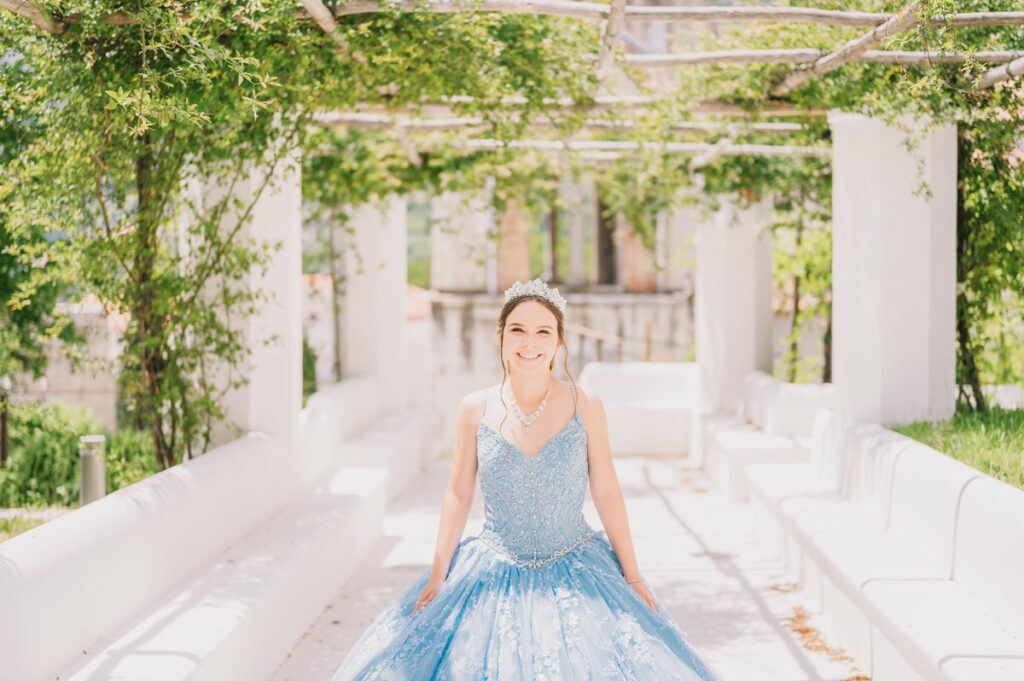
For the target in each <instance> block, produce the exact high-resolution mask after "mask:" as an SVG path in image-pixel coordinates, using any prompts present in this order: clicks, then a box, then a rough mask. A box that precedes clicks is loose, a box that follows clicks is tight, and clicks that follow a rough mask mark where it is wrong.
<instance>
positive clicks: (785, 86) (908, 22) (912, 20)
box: [772, 2, 921, 97]
mask: <svg viewBox="0 0 1024 681" xmlns="http://www.w3.org/2000/svg"><path fill="white" fill-rule="evenodd" d="M920 8H921V3H920V2H912V3H910V4H909V5H907V7H905V8H904V9H903V10H902V11H900V12H899V13H898V14H894V15H893V16H892V17H891V18H889V19H888V20H887V21H886V22H885V23H884V24H882V25H881V26H879V27H877V28H875V29H873V30H872V31H869V32H868V33H865V34H864V35H862V36H861V37H859V38H856V39H854V40H851V41H850V42H848V43H846V44H845V45H843V46H842V47H841V48H839V49H838V50H836V51H835V52H830V53H828V54H826V55H825V56H823V57H821V58H820V59H818V60H816V61H815V62H814V63H813V64H811V65H810V66H808V67H807V68H804V69H801V70H799V71H794V72H793V73H791V74H790V75H789V76H788V77H787V78H786V79H785V80H784V81H782V83H780V84H779V85H778V86H777V87H776V88H775V89H774V90H773V91H772V94H773V95H775V96H777V97H778V96H782V95H786V94H788V93H790V92H792V91H793V90H795V89H796V88H798V87H800V86H801V85H803V84H804V83H806V82H807V81H809V80H811V79H812V78H814V77H816V76H820V75H822V74H825V73H828V72H829V71H833V70H835V69H837V68H839V67H840V66H842V65H843V64H845V63H847V62H849V61H851V60H852V59H854V58H855V57H857V56H858V55H860V54H862V53H864V52H866V51H867V50H868V49H869V48H871V47H873V46H874V45H877V44H878V43H880V42H882V41H883V40H885V39H886V38H889V37H891V36H894V35H896V34H897V33H902V32H903V31H906V30H907V29H909V28H913V27H914V26H916V25H917V24H918V20H917V13H918V11H919V10H920Z"/></svg>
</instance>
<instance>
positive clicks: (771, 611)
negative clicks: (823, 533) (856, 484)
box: [272, 458, 867, 681]
mask: <svg viewBox="0 0 1024 681" xmlns="http://www.w3.org/2000/svg"><path fill="white" fill-rule="evenodd" d="M687 466H688V464H687V463H686V462H682V463H679V462H670V461H667V460H658V459H644V458H619V459H616V467H617V470H618V474H619V480H620V482H621V484H622V487H623V491H624V493H625V495H626V505H627V510H628V513H629V519H630V525H631V528H632V532H633V538H634V543H635V546H636V550H637V555H638V557H639V560H640V566H641V569H642V570H643V572H644V575H645V576H646V577H647V579H648V581H649V582H650V584H651V585H652V588H653V589H654V590H655V591H656V592H657V594H658V596H659V597H660V598H661V599H662V600H663V601H664V602H665V603H666V604H668V606H669V607H670V609H671V612H672V615H673V616H674V617H675V618H676V621H678V622H679V624H680V626H681V627H682V628H683V630H684V631H686V634H687V637H688V640H689V641H690V643H691V644H692V645H693V646H694V647H695V648H696V649H697V651H698V652H699V653H700V654H701V656H702V657H703V658H704V659H706V660H707V661H708V663H709V664H710V665H711V666H712V667H713V668H715V669H716V670H717V671H718V672H719V673H720V674H721V675H722V677H723V678H724V679H725V681H854V680H856V681H866V679H867V677H866V676H860V673H859V671H858V670H857V669H856V667H854V666H852V664H851V663H848V662H844V661H842V655H841V651H836V650H835V649H834V647H833V648H832V649H831V652H832V653H833V654H832V655H829V654H828V652H829V651H830V649H829V642H830V640H831V639H832V637H831V636H830V635H829V632H828V631H827V630H826V629H825V627H824V625H823V624H822V623H820V622H818V621H816V618H815V617H814V616H813V614H812V615H809V616H808V617H807V619H806V620H805V619H803V617H802V615H801V612H802V608H801V602H800V592H799V591H794V590H792V584H789V583H787V578H786V576H785V574H784V573H783V570H782V569H781V565H780V563H779V562H778V561H777V560H775V559H773V558H772V557H771V556H767V555H765V552H764V550H763V548H762V546H761V545H760V543H759V542H758V541H757V540H756V539H755V537H754V536H753V535H752V533H751V516H750V509H749V506H748V505H746V504H727V503H725V502H723V501H720V500H719V499H718V498H717V496H716V495H715V494H714V492H713V490H712V491H709V490H708V487H707V483H706V481H705V479H704V478H703V475H702V474H701V473H700V472H699V471H693V470H690V469H689V468H687ZM448 468H449V462H448V461H436V462H434V463H433V464H432V465H431V466H429V467H428V468H427V470H425V471H424V473H423V474H422V475H421V476H420V478H419V479H418V480H416V481H415V482H413V484H412V485H411V486H410V488H409V489H408V490H407V491H406V492H405V494H404V495H403V496H402V497H401V498H400V500H399V501H398V503H396V504H395V505H394V506H393V507H392V509H391V510H390V512H389V513H388V514H387V516H386V517H385V520H384V534H383V536H382V537H381V539H380V541H379V542H378V543H377V546H376V547H375V548H374V550H373V552H372V554H371V555H370V557H369V558H368V559H367V560H366V562H365V563H364V564H363V565H362V567H361V568H360V569H359V570H358V571H357V572H356V574H355V575H354V576H353V578H352V579H351V580H349V582H348V584H347V585H346V586H345V587H344V588H343V589H342V590H341V591H340V592H339V593H338V594H337V595H336V596H335V598H334V599H333V601H332V602H331V603H330V604H329V605H328V606H327V607H326V608H325V610H324V612H323V614H322V615H321V616H320V618H319V619H318V620H317V622H315V623H314V624H313V626H312V627H311V628H310V629H309V631H308V632H307V633H306V635H305V636H304V638H303V639H302V640H301V641H300V642H299V643H298V645H297V646H296V647H295V649H294V650H293V651H292V652H291V654H290V655H289V657H288V659H287V660H286V661H285V662H284V663H283V664H282V665H281V666H280V667H279V668H278V670H277V672H276V673H275V674H274V676H273V677H272V681H328V680H329V679H330V677H331V674H332V673H333V671H334V669H336V668H337V666H338V665H339V664H340V662H341V660H342V659H343V658H344V656H345V653H346V652H347V651H348V649H349V648H350V647H351V645H352V644H353V643H354V642H355V640H356V639H357V638H358V637H359V635H360V634H361V633H362V631H363V630H364V629H365V628H366V627H367V626H368V625H369V624H370V623H371V622H372V621H373V619H374V618H375V617H376V616H377V614H378V613H379V612H380V611H381V610H382V609H383V608H384V607H385V606H386V605H387V604H388V603H390V602H391V601H392V600H393V599H394V598H396V597H397V595H398V593H399V592H400V591H401V590H402V588H403V587H404V586H406V585H407V584H409V583H410V582H412V581H413V579H414V578H415V577H416V575H418V574H419V573H420V572H421V571H422V570H424V569H426V567H427V566H428V565H429V564H430V562H431V559H432V556H433V551H434V540H435V537H436V532H437V525H438V518H439V509H440V502H441V495H442V492H443V490H444V485H445V482H446V480H447V475H448ZM585 512H586V515H587V519H588V521H589V522H590V523H591V525H592V526H594V527H597V528H600V527H601V524H600V520H599V518H598V516H597V513H596V511H595V510H594V508H593V506H592V505H591V504H590V503H589V501H588V504H587V506H586V508H585ZM482 513H483V504H482V500H481V497H480V491H479V488H478V489H477V494H476V498H475V500H474V508H473V512H472V514H471V516H470V519H469V521H468V522H467V524H466V531H465V533H464V536H465V535H469V534H475V533H476V532H478V531H479V529H480V526H481V524H482V522H483V518H482ZM798 631H802V635H800V634H798V633H797V632H798ZM837 652H838V653H840V654H839V655H837V654H836V653H837Z"/></svg>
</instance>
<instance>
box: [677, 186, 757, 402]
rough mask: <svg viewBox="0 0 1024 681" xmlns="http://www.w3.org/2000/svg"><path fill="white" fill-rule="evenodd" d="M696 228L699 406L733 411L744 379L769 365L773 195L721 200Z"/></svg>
mask: <svg viewBox="0 0 1024 681" xmlns="http://www.w3.org/2000/svg"><path fill="white" fill-rule="evenodd" d="M721 201H722V205H721V208H720V209H719V210H718V211H717V212H716V213H715V214H714V216H713V219H711V220H705V221H704V222H702V223H701V224H700V225H699V226H698V228H697V235H696V251H697V268H696V284H695V286H696V291H695V295H696V303H695V314H694V318H695V322H694V323H695V326H696V329H695V334H696V350H697V364H698V365H699V373H700V384H701V386H700V411H701V413H704V414H711V413H715V412H723V411H732V410H734V409H736V408H737V407H738V406H739V404H740V399H741V397H742V391H743V379H744V377H745V376H746V375H747V374H748V373H749V372H751V371H753V370H754V369H761V370H763V371H768V372H770V371H771V365H772V309H771V295H772V242H771V230H770V225H771V218H772V200H771V197H765V198H764V199H763V200H761V201H760V202H758V203H756V204H753V205H751V206H749V207H747V208H740V207H739V206H738V205H737V203H736V202H735V199H734V198H731V197H722V198H721Z"/></svg>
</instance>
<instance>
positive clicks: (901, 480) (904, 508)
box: [889, 435, 979, 572]
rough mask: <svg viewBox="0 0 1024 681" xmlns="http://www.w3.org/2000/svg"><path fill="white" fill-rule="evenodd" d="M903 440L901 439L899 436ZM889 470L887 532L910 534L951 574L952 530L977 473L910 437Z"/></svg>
mask: <svg viewBox="0 0 1024 681" xmlns="http://www.w3.org/2000/svg"><path fill="white" fill-rule="evenodd" d="M899 437H901V438H903V437H904V436H902V435H901V436H899ZM904 439H905V440H907V441H908V442H909V444H908V446H907V447H906V449H905V450H904V451H903V452H902V454H900V456H899V458H898V459H897V461H896V465H895V469H894V471H893V486H892V502H891V511H890V514H889V529H891V530H893V531H896V532H906V533H908V534H911V535H913V537H914V540H915V542H917V543H918V544H919V546H920V547H921V548H922V550H927V551H929V552H930V553H931V554H932V555H934V556H936V558H937V559H939V560H941V561H943V565H944V566H945V567H947V568H948V569H949V570H950V572H952V560H953V530H954V527H955V525H956V516H957V506H958V504H959V499H960V494H961V492H962V491H963V489H964V486H965V485H966V484H967V483H968V481H970V480H971V479H973V478H975V477H977V476H978V474H979V473H978V471H976V470H975V469H973V468H971V467H970V466H966V465H964V464H963V463H961V462H960V461H957V460H956V459H953V458H951V457H948V456H946V455H945V454H942V453H940V452H937V451H935V450H934V449H932V448H931V447H929V446H927V445H924V444H921V443H919V442H917V441H915V440H912V439H911V438H904Z"/></svg>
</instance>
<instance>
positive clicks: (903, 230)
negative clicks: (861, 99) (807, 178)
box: [829, 111, 957, 424]
mask: <svg viewBox="0 0 1024 681" xmlns="http://www.w3.org/2000/svg"><path fill="white" fill-rule="evenodd" d="M829 124H830V125H831V127H832V149H833V151H832V153H833V156H832V184H833V189H832V231H833V243H832V301H833V302H832V329H833V330H832V339H833V341H832V343H833V346H832V361H833V374H832V375H833V382H834V383H835V385H836V388H837V392H838V394H839V397H840V404H841V411H842V413H843V414H844V416H845V417H846V418H847V419H849V420H851V421H870V422H874V423H883V424H897V423H905V422H909V421H913V420H918V419H944V418H948V417H949V416H951V415H952V414H953V409H954V403H955V373H954V372H955V364H956V331H955V314H956V174H957V166H956V164H957V149H956V128H955V127H954V126H953V125H944V126H942V127H939V128H937V129H935V130H933V131H931V132H923V123H922V122H920V121H917V122H915V121H910V120H905V121H901V123H900V125H901V127H905V128H906V129H905V130H900V129H897V128H894V127H890V126H888V125H886V124H885V123H883V122H882V121H879V120H876V119H872V118H869V117H866V116H863V115H860V114H851V113H842V112H837V111H833V112H832V113H831V114H830V115H829ZM908 131H909V132H910V133H911V134H912V135H913V136H914V137H915V138H916V137H920V140H919V142H918V143H917V148H916V150H915V151H913V152H908V151H907V149H906V148H904V143H905V141H906V139H907V135H908ZM922 182H924V183H927V186H928V190H929V191H930V193H931V198H930V199H929V198H927V197H926V196H923V195H921V194H920V192H918V191H917V190H918V188H919V187H920V185H921V183H922Z"/></svg>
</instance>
